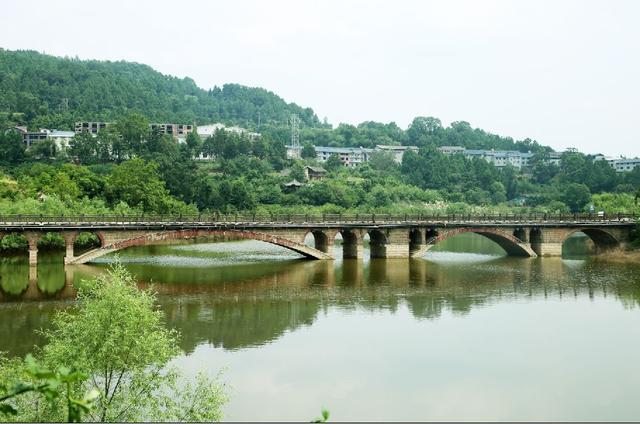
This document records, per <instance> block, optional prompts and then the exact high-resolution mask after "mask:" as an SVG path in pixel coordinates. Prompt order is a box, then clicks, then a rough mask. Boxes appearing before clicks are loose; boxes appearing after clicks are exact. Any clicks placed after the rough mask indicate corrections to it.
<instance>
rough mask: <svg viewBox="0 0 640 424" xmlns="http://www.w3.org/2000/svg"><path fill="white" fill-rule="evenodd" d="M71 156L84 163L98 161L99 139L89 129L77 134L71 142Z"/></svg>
mask: <svg viewBox="0 0 640 424" xmlns="http://www.w3.org/2000/svg"><path fill="white" fill-rule="evenodd" d="M69 156H70V157H72V158H74V159H76V160H77V161H78V162H80V163H83V164H89V163H94V162H96V159H97V156H98V139H97V137H94V136H93V135H91V134H90V133H89V132H87V131H83V132H81V133H80V134H76V135H75V136H74V137H73V138H72V139H71V142H70V143H69Z"/></svg>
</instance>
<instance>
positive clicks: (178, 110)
mask: <svg viewBox="0 0 640 424" xmlns="http://www.w3.org/2000/svg"><path fill="white" fill-rule="evenodd" d="M212 72H215V70H212ZM131 112H139V113H141V114H143V115H144V116H145V117H146V118H147V119H149V120H150V121H152V122H175V123H194V122H195V123H196V124H203V123H211V122H223V123H225V124H235V125H240V126H242V127H246V128H249V129H253V130H257V131H259V132H261V133H262V134H264V135H265V136H266V137H267V138H270V139H273V140H277V141H280V142H287V141H288V140H289V139H290V136H291V135H290V134H291V133H290V129H289V128H288V125H287V123H288V119H289V116H290V115H291V114H292V113H295V114H297V115H298V116H299V117H300V119H301V121H302V124H301V126H300V139H301V141H302V142H303V143H310V144H314V145H319V146H350V147H359V146H362V147H374V146H375V145H377V144H404V145H407V144H408V145H416V146H419V147H438V146H443V145H454V146H463V147H466V148H470V149H497V150H520V151H525V152H526V151H533V152H538V151H541V150H547V149H548V148H546V147H544V146H541V145H540V144H538V143H537V142H535V141H533V140H529V139H525V140H520V141H517V140H514V139H512V138H510V137H502V136H498V135H495V134H491V133H488V132H486V131H483V130H481V129H478V128H472V127H471V125H470V124H469V123H467V122H464V121H458V122H453V123H451V125H450V126H448V127H444V126H443V125H442V123H441V122H440V120H439V119H437V118H433V117H416V118H415V119H414V120H413V122H412V123H411V124H410V125H409V127H408V128H407V129H406V130H404V129H402V128H400V127H398V126H397V125H396V124H395V123H393V122H391V123H388V124H383V123H379V122H363V123H361V124H359V125H357V126H354V125H350V124H340V125H338V126H337V127H336V128H332V127H331V126H330V125H325V124H321V123H320V121H319V120H318V117H317V116H316V114H315V113H314V111H313V109H311V108H302V107H300V106H298V105H296V104H295V103H287V102H285V101H284V100H283V99H282V98H281V97H279V96H277V95H276V94H274V93H272V92H270V91H267V90H265V89H263V88H253V87H246V86H242V85H239V84H225V85H223V86H222V87H221V88H219V87H215V88H213V89H211V90H204V89H202V88H200V87H198V86H197V85H196V84H195V82H194V81H193V80H192V79H190V78H176V77H173V76H169V75H163V74H161V73H160V72H157V71H155V70H154V69H152V68H151V67H149V66H147V65H142V64H138V63H132V62H124V61H120V62H108V61H97V60H79V59H69V58H59V57H55V56H49V55H46V54H41V53H37V52H34V51H9V50H3V49H0V128H4V127H7V126H11V125H15V124H26V125H28V126H29V127H30V128H32V129H37V128H56V129H72V128H73V125H74V122H76V121H116V120H119V119H120V118H122V117H124V116H126V115H128V114H129V113H131ZM258 120H260V124H261V125H260V127H259V128H258Z"/></svg>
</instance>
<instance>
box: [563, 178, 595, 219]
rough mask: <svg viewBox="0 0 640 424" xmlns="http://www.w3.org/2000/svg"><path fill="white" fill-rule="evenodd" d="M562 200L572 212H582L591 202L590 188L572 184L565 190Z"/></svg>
mask: <svg viewBox="0 0 640 424" xmlns="http://www.w3.org/2000/svg"><path fill="white" fill-rule="evenodd" d="M560 200H562V201H563V202H564V203H566V205H567V206H569V208H570V209H571V212H580V211H581V210H583V209H584V207H585V206H586V205H587V204H588V203H589V202H590V201H591V192H590V191H589V187H587V186H586V185H584V184H578V183H570V184H567V186H566V187H565V189H564V193H563V196H562V199H560Z"/></svg>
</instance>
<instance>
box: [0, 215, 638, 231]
mask: <svg viewBox="0 0 640 424" xmlns="http://www.w3.org/2000/svg"><path fill="white" fill-rule="evenodd" d="M637 222H638V217H637V216H636V215H629V214H603V215H596V214H558V215H555V214H554V215H550V214H509V215H468V214H449V215H426V214H414V215H409V214H402V215H390V214H382V215H381V214H351V215H343V214H325V215H303V214H278V215H256V214H233V215H221V214H212V215H205V214H201V215H193V216H162V215H139V216H118V215H93V216H89V215H86V216H85V215H79V216H64V215H62V216H61V215H58V216H45V215H11V216H7V215H5V216H0V231H15V230H22V231H24V230H36V231H45V230H51V231H55V230H66V229H68V230H83V229H87V230H100V229H141V230H142V229H146V230H156V229H240V228H290V227H295V228H305V227H308V228H332V227H338V226H339V227H352V228H358V227H364V228H372V227H374V228H396V227H414V226H421V227H424V226H437V227H470V226H472V227H484V226H491V227H501V226H506V227H512V226H521V227H565V226H571V227H576V226H578V227H581V226H582V227H591V226H598V227H602V226H633V225H635V224H636V223H637Z"/></svg>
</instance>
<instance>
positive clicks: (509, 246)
mask: <svg viewBox="0 0 640 424" xmlns="http://www.w3.org/2000/svg"><path fill="white" fill-rule="evenodd" d="M462 233H475V234H480V235H482V236H484V237H486V238H488V239H489V240H491V241H493V242H495V243H496V244H497V245H498V246H500V247H502V248H503V249H504V250H505V252H507V255H509V256H522V257H529V258H535V257H537V256H538V255H536V253H535V252H534V251H533V249H532V248H531V246H530V245H529V244H528V243H526V242H525V241H523V240H521V239H519V238H517V237H516V236H514V235H513V234H512V233H510V232H507V231H503V230H499V229H495V228H483V227H479V228H466V227H465V228H455V229H449V230H446V231H441V232H437V233H436V234H435V235H433V236H432V237H431V238H428V237H427V244H426V245H425V248H424V249H421V250H420V251H419V252H416V254H415V255H412V256H418V255H423V254H424V253H426V252H427V251H428V250H429V249H431V248H432V247H433V246H435V245H436V244H438V243H440V242H441V241H444V240H446V239H448V238H451V237H455V236H457V235H458V234H462Z"/></svg>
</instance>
